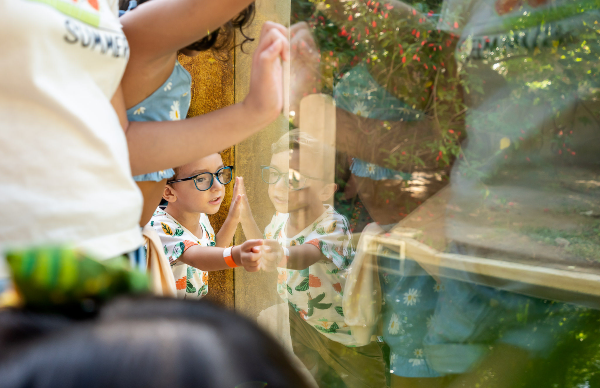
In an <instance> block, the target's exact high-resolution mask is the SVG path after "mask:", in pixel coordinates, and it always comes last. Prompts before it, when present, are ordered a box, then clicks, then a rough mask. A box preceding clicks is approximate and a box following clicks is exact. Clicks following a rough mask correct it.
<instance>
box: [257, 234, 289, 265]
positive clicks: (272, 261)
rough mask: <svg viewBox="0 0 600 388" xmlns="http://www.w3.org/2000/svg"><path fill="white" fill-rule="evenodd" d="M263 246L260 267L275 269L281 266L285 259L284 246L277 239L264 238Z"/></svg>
mask: <svg viewBox="0 0 600 388" xmlns="http://www.w3.org/2000/svg"><path fill="white" fill-rule="evenodd" d="M260 248H261V251H262V256H261V257H260V266H259V267H260V269H262V270H263V271H267V272H271V271H275V270H276V269H277V267H281V264H282V261H283V259H284V253H283V248H282V247H281V245H279V243H278V242H277V240H263V245H262V247H260Z"/></svg>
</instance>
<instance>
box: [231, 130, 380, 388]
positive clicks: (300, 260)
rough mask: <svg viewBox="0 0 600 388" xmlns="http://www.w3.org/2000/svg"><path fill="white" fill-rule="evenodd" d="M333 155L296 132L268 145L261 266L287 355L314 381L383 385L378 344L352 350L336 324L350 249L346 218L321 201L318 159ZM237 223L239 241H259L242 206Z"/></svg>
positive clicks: (329, 191)
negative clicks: (288, 344)
mask: <svg viewBox="0 0 600 388" xmlns="http://www.w3.org/2000/svg"><path fill="white" fill-rule="evenodd" d="M333 152H335V150H334V149H333V147H329V146H327V145H325V144H323V143H321V142H320V141H319V140H317V139H315V138H313V137H312V136H310V135H308V134H306V133H303V132H300V131H299V130H293V131H291V132H289V134H285V135H284V136H283V137H281V138H280V139H279V140H278V141H277V142H276V143H275V144H273V146H272V157H271V163H270V165H269V166H263V167H262V179H263V181H264V182H265V183H267V184H269V191H268V192H269V199H270V200H271V202H272V203H273V205H274V206H275V210H276V211H277V213H276V214H275V215H274V216H273V219H272V220H271V223H270V224H269V225H268V226H267V227H266V228H265V231H264V238H265V239H267V240H265V241H264V245H265V247H264V250H265V251H269V253H267V252H265V254H264V255H263V256H262V258H261V267H262V268H263V269H267V270H268V269H274V268H277V271H278V285H277V291H278V293H279V295H280V296H281V298H282V299H283V300H284V301H287V302H288V305H289V315H290V317H289V321H290V334H291V339H292V346H293V350H294V353H295V354H296V356H298V358H299V359H300V360H301V361H302V362H303V363H304V365H305V366H306V367H307V368H308V369H309V370H310V371H311V373H312V374H313V376H314V377H315V379H316V380H317V381H324V379H327V381H329V379H330V378H333V380H334V381H336V382H335V383H332V385H330V386H338V385H341V386H348V387H384V386H385V385H386V382H385V375H384V363H383V355H382V352H381V349H380V347H379V345H378V344H377V343H375V342H371V343H370V344H369V345H366V346H356V345H357V341H356V340H355V339H354V337H353V336H352V331H351V330H352V328H351V327H349V326H348V325H347V324H346V323H345V322H344V311H343V309H342V296H343V290H344V285H345V275H346V270H347V269H348V267H349V265H350V263H351V262H352V259H353V258H354V252H355V251H354V248H353V246H352V234H351V232H350V228H349V223H348V220H347V219H346V217H344V216H343V215H341V214H339V213H338V212H337V211H336V210H335V209H334V208H333V207H332V206H329V205H325V204H324V202H326V201H328V200H329V199H330V198H331V197H332V196H333V194H334V193H335V191H336V188H337V187H336V185H335V183H333V176H332V175H333V168H325V166H324V164H327V163H326V162H323V161H326V160H332V159H333V158H332V156H333V154H332V153H333ZM301 159H302V161H301ZM241 223H242V227H243V229H244V234H245V235H246V236H247V237H252V238H260V237H261V233H260V230H259V229H258V227H257V226H256V224H255V223H254V220H253V218H252V214H251V213H250V211H249V209H248V207H247V206H244V207H243V209H242V215H241ZM288 236H289V237H288ZM325 376H328V377H327V378H325Z"/></svg>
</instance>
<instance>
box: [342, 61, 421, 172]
mask: <svg viewBox="0 0 600 388" xmlns="http://www.w3.org/2000/svg"><path fill="white" fill-rule="evenodd" d="M333 98H334V100H335V103H336V106H338V107H340V108H342V109H344V110H346V111H348V112H350V113H352V114H355V115H357V116H361V117H365V118H369V119H376V120H382V121H385V120H389V121H415V120H419V117H420V115H421V113H420V112H419V111H416V110H414V109H411V108H410V107H409V106H408V105H406V104H405V103H404V102H402V101H400V100H399V99H397V98H396V97H394V96H392V95H391V94H390V93H389V92H388V91H387V90H386V89H385V88H384V87H382V86H381V85H379V84H378V83H377V81H375V79H374V78H373V76H371V74H370V73H369V70H368V69H367V67H366V65H365V64H364V63H363V64H360V65H357V66H356V67H354V68H352V70H350V71H349V72H348V73H346V75H344V76H343V77H342V79H341V80H340V82H338V83H337V85H336V86H335V87H334V89H333ZM350 170H351V171H352V173H353V174H354V175H356V176H359V177H362V178H371V179H373V180H384V179H394V180H402V179H405V180H406V179H410V178H411V175H410V174H409V173H405V172H401V171H394V170H392V169H389V168H385V167H381V166H378V165H376V164H373V163H368V162H365V161H364V160H361V159H358V158H354V159H353V162H352V166H350Z"/></svg>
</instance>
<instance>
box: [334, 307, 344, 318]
mask: <svg viewBox="0 0 600 388" xmlns="http://www.w3.org/2000/svg"><path fill="white" fill-rule="evenodd" d="M335 311H337V313H338V314H340V315H341V316H342V317H343V316H344V309H342V307H341V306H336V307H335Z"/></svg>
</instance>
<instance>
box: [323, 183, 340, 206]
mask: <svg viewBox="0 0 600 388" xmlns="http://www.w3.org/2000/svg"><path fill="white" fill-rule="evenodd" d="M337 189H338V185H337V184H335V183H328V184H326V185H325V186H323V188H322V189H321V193H320V194H319V199H320V200H321V202H325V201H327V200H328V199H329V198H331V197H332V196H333V194H335V192H336V191H337Z"/></svg>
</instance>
